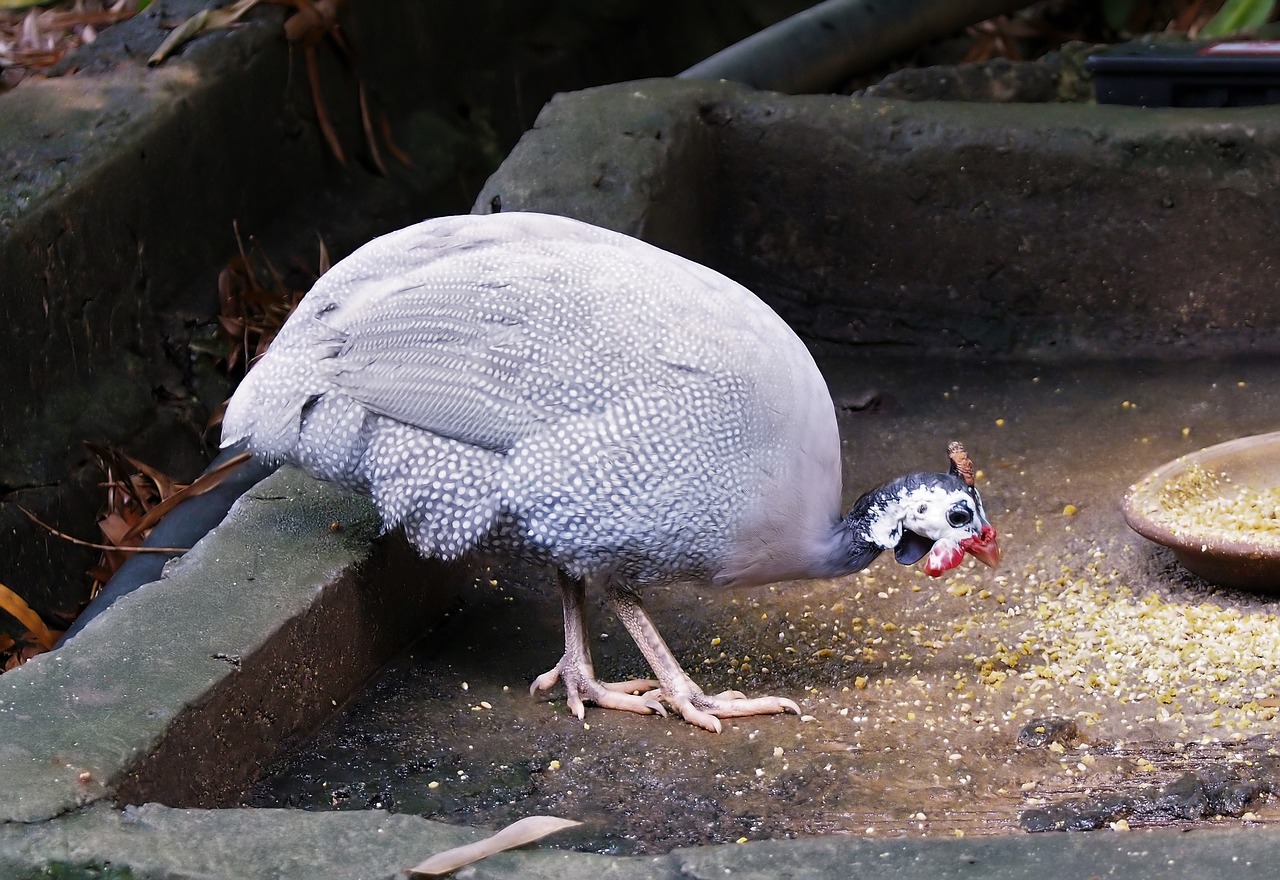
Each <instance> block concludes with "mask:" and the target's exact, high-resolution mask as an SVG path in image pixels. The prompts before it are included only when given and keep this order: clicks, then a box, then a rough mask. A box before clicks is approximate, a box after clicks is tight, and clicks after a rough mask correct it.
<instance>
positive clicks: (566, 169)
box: [476, 80, 1280, 356]
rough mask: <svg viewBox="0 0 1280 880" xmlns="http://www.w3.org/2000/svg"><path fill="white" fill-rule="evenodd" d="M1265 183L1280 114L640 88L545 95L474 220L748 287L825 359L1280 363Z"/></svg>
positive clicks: (1279, 153) (658, 84)
mask: <svg viewBox="0 0 1280 880" xmlns="http://www.w3.org/2000/svg"><path fill="white" fill-rule="evenodd" d="M1277 168H1280V108H1274V107H1262V108H1251V109H1240V110H1212V111H1189V110H1188V111H1173V112H1158V111H1144V110H1137V109H1133V108H1119V107H1102V106H1096V105H989V104H983V105H972V104H965V103H958V102H957V103H939V102H932V103H931V102H919V103H905V102H897V101H887V100H874V99H860V100H855V99H851V98H845V97H840V96H821V95H812V96H797V97H788V96H783V95H775V94H768V93H759V92H753V91H751V90H748V89H744V88H741V87H736V86H732V85H729V84H723V83H722V84H701V83H693V82H686V81H673V80H652V81H646V82H641V83H625V84H620V85H616V86H606V87H602V88H599V89H592V90H588V91H585V92H579V93H575V94H572V95H562V96H560V97H559V98H557V99H556V100H555V101H553V102H552V103H551V104H550V105H549V106H548V107H547V108H546V109H545V110H544V111H543V113H542V115H541V116H540V117H539V119H538V122H537V124H536V125H535V126H534V128H533V129H532V130H531V131H530V132H528V133H527V134H526V135H525V137H524V138H523V139H522V140H521V142H520V144H519V145H518V146H517V148H516V149H515V150H514V151H513V152H512V155H511V156H510V158H509V159H508V160H507V162H506V163H504V164H503V166H502V168H501V169H499V171H498V172H497V173H496V174H495V175H494V176H493V177H492V178H491V179H490V181H489V182H488V184H487V185H486V186H485V188H484V190H483V191H482V193H481V195H480V197H479V199H478V200H477V202H476V210H477V211H482V212H489V211H493V210H497V209H499V208H500V209H501V210H506V211H519V210H525V211H534V210H537V211H546V212H549V213H565V214H570V215H573V216H577V217H580V218H582V219H586V220H590V221H592V222H597V223H601V224H603V225H606V226H610V227H612V228H615V229H619V230H622V231H625V232H630V233H632V234H639V235H642V236H644V237H646V238H648V239H650V240H652V241H654V242H655V243H657V244H660V245H662V246H665V247H671V248H672V249H674V250H677V251H679V252H681V253H683V254H685V255H686V256H690V257H692V258H694V259H697V260H700V261H702V262H706V263H708V264H710V265H712V266H714V267H715V268H717V269H720V270H721V271H724V272H725V273H726V274H728V275H730V276H731V277H733V278H735V279H737V280H739V281H741V282H742V283H744V284H745V285H746V286H747V287H749V288H751V289H752V290H754V291H756V292H757V293H759V294H760V295H761V296H762V297H763V298H764V299H766V300H767V301H768V302H769V303H770V304H771V305H772V306H774V308H775V309H777V310H778V311H779V312H780V313H781V314H782V315H783V316H784V317H785V318H787V320H788V321H789V322H790V323H791V324H792V325H793V326H795V327H796V328H797V329H798V330H799V331H800V332H801V333H802V334H804V335H807V336H809V337H810V338H811V339H813V340H816V341H818V342H819V343H831V344H835V345H839V346H850V345H852V346H859V347H881V348H885V349H886V350H916V351H920V352H931V353H954V354H971V355H978V356H993V355H997V356H1005V355H1019V356H1020V355H1036V356H1052V355H1058V356H1080V355H1090V356H1115V355H1120V354H1125V355H1135V354H1141V355H1151V356H1171V355H1173V354H1175V353H1178V354H1179V355H1181V354H1185V353H1188V352H1198V353H1203V354H1219V353H1227V352H1234V353H1240V352H1243V351H1255V352H1276V351H1277V350H1280V333H1277V330H1280V304H1278V303H1277V302H1276V301H1275V298H1274V297H1272V296H1271V295H1270V287H1269V284H1270V279H1271V277H1272V276H1273V275H1274V271H1273V270H1274V269H1275V268H1276V265H1275V264H1276V258H1275V257H1274V256H1273V255H1272V254H1273V250H1274V249H1273V248H1272V247H1271V244H1270V236H1271V231H1272V230H1274V229H1275V228H1277V226H1278V225H1280V205H1278V204H1277V203H1276V201H1275V200H1274V199H1273V198H1271V195H1270V194H1271V193H1272V192H1273V191H1274V188H1275V187H1276V185H1277V184H1278V183H1280V172H1278V171H1277ZM691 229H696V230H698V231H697V232H691V231H690V230H691Z"/></svg>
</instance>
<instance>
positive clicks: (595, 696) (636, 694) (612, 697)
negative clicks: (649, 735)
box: [529, 658, 667, 721]
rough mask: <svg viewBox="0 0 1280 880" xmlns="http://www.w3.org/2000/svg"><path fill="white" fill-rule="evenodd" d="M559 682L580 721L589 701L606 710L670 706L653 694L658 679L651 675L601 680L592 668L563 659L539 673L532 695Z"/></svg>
mask: <svg viewBox="0 0 1280 880" xmlns="http://www.w3.org/2000/svg"><path fill="white" fill-rule="evenodd" d="M557 681H563V682H564V689H565V693H566V696H567V703H568V706H569V711H570V712H572V713H573V714H574V716H575V717H577V719H578V720H579V721H582V720H583V719H585V718H586V716H587V707H586V703H587V702H591V703H595V704H596V705H597V706H600V707H601V708H604V709H622V710H624V711H626V712H635V713H637V714H640V715H662V716H663V717H666V714H667V708H666V707H665V706H663V705H662V703H660V702H658V700H657V699H655V698H653V697H652V694H653V693H655V691H654V690H653V689H654V688H655V687H657V684H658V683H657V682H656V681H653V680H652V679H648V678H633V679H630V680H629V681H597V680H596V678H595V673H594V671H593V670H591V669H590V668H582V667H580V666H578V665H576V664H574V663H566V662H565V660H564V659H563V658H562V659H561V660H560V662H559V663H557V664H556V665H555V666H554V667H553V668H552V669H549V670H547V671H546V672H544V673H542V675H539V676H538V677H537V678H535V679H534V680H533V683H532V684H530V685H529V694H530V695H536V694H537V693H538V692H539V691H546V690H550V689H551V688H552V687H554V686H555V684H556V682H557Z"/></svg>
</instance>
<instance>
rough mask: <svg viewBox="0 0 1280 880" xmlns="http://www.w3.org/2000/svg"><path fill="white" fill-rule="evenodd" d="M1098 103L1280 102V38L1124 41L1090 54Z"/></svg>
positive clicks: (1213, 104)
mask: <svg viewBox="0 0 1280 880" xmlns="http://www.w3.org/2000/svg"><path fill="white" fill-rule="evenodd" d="M1086 66H1087V67H1088V69H1089V70H1090V71H1092V72H1093V78H1094V88H1095V92H1096V94H1097V98H1098V103H1099V104H1129V105H1133V106H1139V107H1250V106H1257V105H1260V104H1277V103H1280V40H1266V41H1263V40H1258V41H1242V40H1230V41H1222V42H1214V43H1173V44H1145V45H1126V46H1122V47H1119V48H1116V49H1110V50H1107V51H1105V52H1100V53H1098V54H1097V55H1091V56H1089V59H1088V61H1087V62H1086Z"/></svg>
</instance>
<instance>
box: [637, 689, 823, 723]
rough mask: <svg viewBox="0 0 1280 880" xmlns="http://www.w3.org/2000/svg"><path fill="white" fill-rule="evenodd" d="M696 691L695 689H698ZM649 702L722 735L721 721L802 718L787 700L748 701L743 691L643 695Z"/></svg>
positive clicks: (652, 693) (760, 699) (755, 699)
mask: <svg viewBox="0 0 1280 880" xmlns="http://www.w3.org/2000/svg"><path fill="white" fill-rule="evenodd" d="M695 688H696V685H695ZM644 696H645V697H646V698H648V699H659V698H661V699H663V700H666V701H667V702H668V703H670V704H671V706H672V708H674V709H675V710H676V711H677V712H679V713H680V715H681V717H683V718H684V720H685V721H688V722H689V723H690V724H696V725H698V726H699V727H703V728H706V729H707V730H710V731H712V732H713V733H719V732H720V726H721V725H720V719H721V718H745V717H748V716H751V715H779V714H782V713H783V712H792V713H794V714H796V715H799V714H800V707H799V706H797V705H796V704H795V702H794V701H792V700H788V699H787V698H786V697H748V696H747V695H746V694H744V693H742V692H741V691H724V692H722V693H718V694H716V695H714V696H712V695H710V694H704V693H702V691H700V690H691V691H689V692H687V693H677V694H669V693H664V692H663V691H661V690H657V691H650V692H649V693H647V694H645V695H644Z"/></svg>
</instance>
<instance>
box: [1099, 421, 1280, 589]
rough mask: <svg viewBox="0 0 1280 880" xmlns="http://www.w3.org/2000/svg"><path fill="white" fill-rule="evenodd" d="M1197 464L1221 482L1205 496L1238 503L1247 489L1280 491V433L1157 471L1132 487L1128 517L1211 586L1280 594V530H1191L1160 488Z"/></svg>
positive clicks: (1210, 483)
mask: <svg viewBox="0 0 1280 880" xmlns="http://www.w3.org/2000/svg"><path fill="white" fill-rule="evenodd" d="M1196 467H1199V468H1201V469H1202V470H1203V471H1204V472H1205V473H1207V474H1211V475H1216V476H1218V477H1220V479H1218V480H1206V481H1204V486H1205V488H1204V490H1203V491H1204V497H1205V498H1206V499H1208V500H1212V499H1213V498H1214V497H1215V494H1216V496H1217V497H1220V498H1222V499H1228V498H1234V497H1235V496H1237V495H1239V493H1241V491H1242V490H1243V491H1249V490H1254V491H1259V492H1262V491H1268V490H1272V489H1275V488H1276V487H1280V432H1275V433H1271V434H1257V435H1254V436H1252V437H1241V438H1239V439H1237V440H1230V441H1228V442H1226V443H1219V444H1218V445H1216V446H1209V447H1206V448H1205V449H1201V450H1199V451H1197V452H1191V453H1188V454H1187V455H1184V456H1182V457H1181V458H1178V459H1175V460H1173V461H1171V462H1169V463H1167V464H1165V465H1162V466H1161V467H1158V468H1156V469H1155V470H1154V471H1152V472H1151V473H1150V474H1148V475H1147V476H1145V477H1143V478H1142V479H1141V480H1139V481H1138V482H1137V483H1135V484H1134V485H1132V486H1130V487H1129V491H1128V492H1127V493H1126V494H1125V497H1124V518H1125V520H1126V521H1127V522H1128V523H1129V525H1130V527H1131V528H1133V530H1134V531H1136V532H1137V533H1138V534H1140V535H1142V536H1143V537H1145V538H1148V539H1150V540H1152V541H1155V542H1156V543H1157V544H1163V545H1164V546H1166V547H1168V548H1169V549H1170V550H1172V551H1173V555H1174V556H1175V557H1176V558H1177V560H1178V562H1180V563H1182V565H1183V566H1184V567H1186V568H1187V570H1189V571H1191V572H1194V573H1195V574H1197V575H1199V576H1200V577H1202V578H1204V579H1205V580H1207V581H1210V582H1211V583H1215V584H1220V585H1222V586H1226V587H1238V588H1242V589H1247V590H1254V591H1260V592H1277V593H1280V530H1278V531H1276V532H1275V533H1274V534H1267V533H1264V532H1261V531H1257V530H1255V529H1252V528H1246V527H1239V528H1236V529H1223V528H1219V527H1210V526H1204V527H1203V528H1198V527H1197V526H1196V525H1188V522H1187V520H1186V519H1184V518H1183V516H1182V515H1181V513H1180V511H1179V510H1178V509H1177V506H1176V505H1170V504H1169V503H1168V500H1167V493H1165V497H1162V490H1165V489H1166V488H1167V487H1170V486H1171V484H1173V485H1176V481H1178V480H1180V479H1181V480H1185V479H1187V478H1188V477H1189V476H1191V475H1192V474H1193V473H1194V472H1193V469H1194V468H1196Z"/></svg>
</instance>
